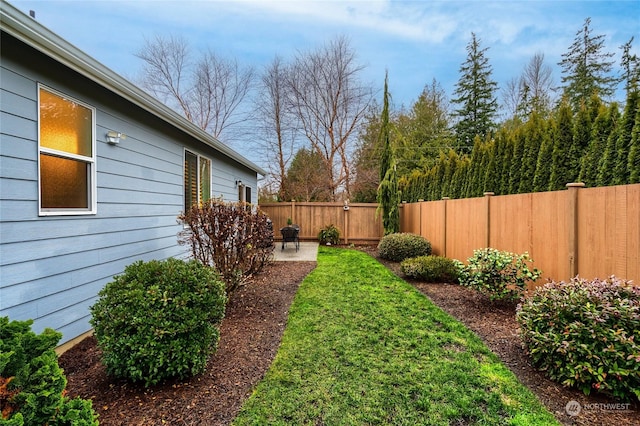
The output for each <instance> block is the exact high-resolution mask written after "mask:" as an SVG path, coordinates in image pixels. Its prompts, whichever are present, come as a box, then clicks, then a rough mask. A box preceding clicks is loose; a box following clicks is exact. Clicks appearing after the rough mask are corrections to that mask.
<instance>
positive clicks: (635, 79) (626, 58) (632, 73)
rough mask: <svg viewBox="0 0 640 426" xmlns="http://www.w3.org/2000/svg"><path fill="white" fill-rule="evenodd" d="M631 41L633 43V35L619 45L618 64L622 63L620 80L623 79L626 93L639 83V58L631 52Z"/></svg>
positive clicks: (635, 87)
mask: <svg viewBox="0 0 640 426" xmlns="http://www.w3.org/2000/svg"><path fill="white" fill-rule="evenodd" d="M631 43H633V37H631V39H630V40H629V41H628V42H626V43H625V44H623V45H622V46H620V49H621V50H622V58H621V60H620V64H621V65H622V70H623V73H624V74H623V75H622V81H624V88H625V90H626V91H627V93H628V92H629V91H631V90H634V89H637V88H638V84H639V83H640V58H638V55H636V54H631V48H632V47H631Z"/></svg>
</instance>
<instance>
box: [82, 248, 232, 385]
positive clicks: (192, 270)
mask: <svg viewBox="0 0 640 426" xmlns="http://www.w3.org/2000/svg"><path fill="white" fill-rule="evenodd" d="M226 302H227V296H226V293H225V287H224V282H223V281H222V280H221V279H220V277H219V275H218V274H217V273H216V272H215V271H214V270H213V269H211V268H209V267H207V266H203V265H202V264H200V263H198V262H196V261H194V260H192V261H190V262H185V261H182V260H177V259H168V260H165V261H157V260H152V261H150V262H146V263H145V262H142V261H138V262H136V263H133V264H131V265H129V266H128V267H127V268H126V269H125V271H124V273H123V274H122V275H119V276H116V277H115V278H114V280H113V281H112V282H110V283H109V284H107V285H106V286H105V288H104V289H102V290H101V291H100V293H99V299H98V301H97V302H96V303H95V304H94V305H93V306H92V307H91V313H92V315H93V317H92V319H91V324H92V325H93V327H94V329H95V336H96V339H97V341H98V346H99V347H100V348H101V349H102V351H103V363H104V364H105V366H106V368H107V372H108V373H110V374H112V375H114V376H116V377H122V378H125V379H129V380H131V381H134V382H144V385H145V386H151V385H154V384H157V383H159V382H161V381H162V380H164V379H167V378H171V377H177V378H185V377H188V376H192V375H195V374H198V373H200V372H202V371H203V370H204V368H205V366H206V363H207V360H208V359H209V356H210V355H211V354H212V353H214V352H215V351H216V349H217V345H218V340H219V337H220V332H219V326H220V323H221V321H222V318H223V317H224V311H225V305H226Z"/></svg>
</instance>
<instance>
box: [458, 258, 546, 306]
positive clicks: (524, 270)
mask: <svg viewBox="0 0 640 426" xmlns="http://www.w3.org/2000/svg"><path fill="white" fill-rule="evenodd" d="M532 263H533V261H532V260H531V259H530V258H529V255H528V254H527V253H524V254H515V253H509V252H506V251H499V250H496V249H492V248H485V249H481V250H475V251H474V252H473V256H472V257H470V258H469V259H468V264H467V265H464V264H463V263H462V262H460V261H456V265H457V266H458V270H459V281H460V284H462V285H464V286H466V287H471V288H473V289H475V290H477V291H479V292H480V293H482V294H484V295H486V296H488V297H489V298H490V299H491V300H503V301H515V300H518V299H520V298H521V297H522V295H523V294H524V291H525V290H526V288H527V284H529V283H532V282H534V281H536V280H537V279H538V278H540V275H542V272H541V271H540V270H538V269H536V268H533V267H532V266H530V264H532Z"/></svg>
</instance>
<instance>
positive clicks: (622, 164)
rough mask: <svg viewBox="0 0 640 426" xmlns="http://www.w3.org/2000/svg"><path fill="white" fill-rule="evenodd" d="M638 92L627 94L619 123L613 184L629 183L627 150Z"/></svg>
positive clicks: (633, 91) (634, 90)
mask: <svg viewBox="0 0 640 426" xmlns="http://www.w3.org/2000/svg"><path fill="white" fill-rule="evenodd" d="M638 101H639V96H638V90H637V89H633V90H630V91H629V92H628V94H627V104H626V106H625V108H624V114H622V120H621V121H620V134H619V136H618V139H617V140H616V159H617V161H616V163H615V168H614V171H613V184H614V185H624V184H625V183H628V182H629V175H630V173H631V170H629V168H628V165H629V164H628V162H629V149H630V148H631V136H632V135H631V133H632V132H633V127H634V124H635V121H636V115H637V112H638Z"/></svg>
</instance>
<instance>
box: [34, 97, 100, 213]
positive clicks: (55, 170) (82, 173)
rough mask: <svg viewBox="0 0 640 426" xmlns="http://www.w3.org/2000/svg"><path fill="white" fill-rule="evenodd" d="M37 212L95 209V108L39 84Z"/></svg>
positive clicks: (87, 211) (80, 211) (68, 211)
mask: <svg viewBox="0 0 640 426" xmlns="http://www.w3.org/2000/svg"><path fill="white" fill-rule="evenodd" d="M38 110H39V119H38V125H39V128H38V132H39V135H38V141H39V148H38V149H39V164H38V170H39V176H38V184H39V189H40V197H39V203H40V215H70V214H93V213H95V212H96V196H95V194H96V170H95V163H96V155H95V109H94V108H91V107H89V106H87V105H84V104H82V103H80V102H78V101H75V100H72V99H70V98H69V97H67V96H66V95H63V94H61V93H58V92H55V91H53V90H51V89H46V88H44V87H42V86H39V87H38Z"/></svg>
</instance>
